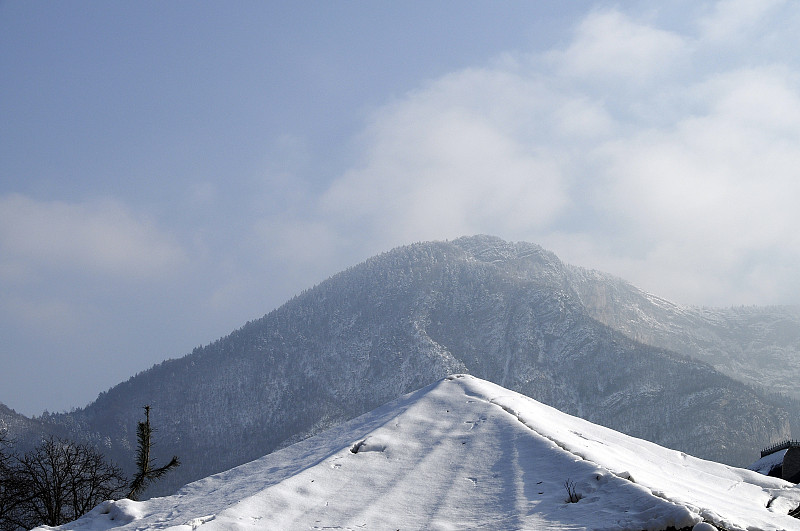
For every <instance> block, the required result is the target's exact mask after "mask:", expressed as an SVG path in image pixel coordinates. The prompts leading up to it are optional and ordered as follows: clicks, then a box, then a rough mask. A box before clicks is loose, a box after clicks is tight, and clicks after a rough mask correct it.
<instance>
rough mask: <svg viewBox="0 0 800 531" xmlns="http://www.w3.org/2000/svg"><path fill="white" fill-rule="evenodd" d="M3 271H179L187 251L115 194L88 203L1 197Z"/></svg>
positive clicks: (136, 274) (122, 274) (130, 274)
mask: <svg viewBox="0 0 800 531" xmlns="http://www.w3.org/2000/svg"><path fill="white" fill-rule="evenodd" d="M0 249H2V256H3V258H2V259H0V263H2V267H1V268H0V270H3V271H14V270H18V268H19V267H23V268H24V269H26V270H34V271H36V270H45V269H46V270H51V271H52V270H55V271H59V270H61V271H70V272H75V271H79V272H80V271H82V272H87V273H91V274H102V275H109V276H114V277H118V278H155V277H157V276H159V275H163V274H165V273H172V272H175V270H176V269H177V267H178V266H180V265H181V263H182V262H183V260H184V258H185V257H184V253H183V251H182V250H181V248H180V246H178V245H177V244H176V243H175V242H173V241H172V239H171V238H169V237H168V236H167V235H165V234H163V233H162V232H160V231H159V229H158V228H157V227H156V226H155V224H154V223H153V222H151V221H148V220H146V219H142V218H140V217H137V216H135V215H134V214H133V213H131V212H130V211H129V210H128V209H127V208H126V207H124V206H123V205H121V204H120V203H118V202H116V201H112V200H103V201H97V202H86V203H66V202H61V201H36V200H34V199H31V198H28V197H26V196H23V195H19V194H10V195H5V196H2V197H0Z"/></svg>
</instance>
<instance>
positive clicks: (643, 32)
mask: <svg viewBox="0 0 800 531" xmlns="http://www.w3.org/2000/svg"><path fill="white" fill-rule="evenodd" d="M688 46H689V44H688V42H687V40H686V39H684V38H682V37H681V36H679V35H676V34H674V33H672V32H669V31H665V30H662V29H658V28H654V27H651V26H649V25H647V24H643V23H639V22H637V21H634V20H632V19H631V18H630V17H628V16H627V15H626V14H624V13H622V12H620V11H616V10H613V11H602V12H594V13H591V14H590V15H589V16H587V17H586V18H585V19H584V20H583V22H582V23H581V24H580V25H579V26H578V29H577V32H576V35H575V38H574V40H573V41H572V43H571V44H570V45H569V46H568V47H567V48H566V49H565V50H563V51H557V52H553V53H552V54H551V55H550V60H551V61H552V63H553V65H554V67H555V68H556V69H557V70H558V72H559V73H560V74H561V75H563V76H565V77H576V78H584V79H592V80H597V79H600V80H604V81H611V82H614V83H618V84H619V85H620V86H622V85H624V84H625V83H639V82H644V81H649V80H651V79H652V78H653V77H661V76H663V75H664V74H665V73H667V72H669V71H670V67H671V66H672V65H673V64H674V63H675V62H676V61H678V60H679V59H680V58H682V57H684V56H685V54H686V51H687V47H688Z"/></svg>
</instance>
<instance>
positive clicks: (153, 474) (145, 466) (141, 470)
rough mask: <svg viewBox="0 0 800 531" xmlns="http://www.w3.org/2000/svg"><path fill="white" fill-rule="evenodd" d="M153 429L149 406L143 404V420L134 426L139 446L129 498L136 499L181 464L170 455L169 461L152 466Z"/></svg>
mask: <svg viewBox="0 0 800 531" xmlns="http://www.w3.org/2000/svg"><path fill="white" fill-rule="evenodd" d="M154 431H155V430H154V429H153V428H152V427H151V426H150V406H144V422H141V421H140V422H139V424H138V425H137V426H136V438H137V440H138V443H139V446H138V448H137V451H136V475H135V476H133V480H132V481H131V490H130V492H129V493H128V496H127V497H128V498H130V499H131V500H136V498H138V497H139V495H140V494H141V493H142V492H143V491H144V489H146V488H147V486H148V485H150V483H152V482H153V481H155V480H157V479H158V478H160V477H161V476H163V475H164V474H166V473H167V472H169V471H170V470H172V469H173V468H177V467H178V466H180V464H181V463H180V460H178V456H172V459H171V460H170V462H169V463H167V464H166V465H164V466H162V467H159V468H154V466H155V460H154V459H153V458H151V457H150V449H151V447H152V436H153V432H154Z"/></svg>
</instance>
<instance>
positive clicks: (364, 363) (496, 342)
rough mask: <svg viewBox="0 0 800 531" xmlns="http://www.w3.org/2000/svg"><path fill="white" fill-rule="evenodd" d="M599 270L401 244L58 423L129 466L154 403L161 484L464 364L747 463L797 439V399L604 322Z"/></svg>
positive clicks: (672, 442) (633, 427)
mask: <svg viewBox="0 0 800 531" xmlns="http://www.w3.org/2000/svg"><path fill="white" fill-rule="evenodd" d="M587 278H591V274H590V273H588V272H582V270H578V269H576V268H572V267H570V266H567V265H565V264H563V263H562V262H561V261H560V260H559V259H558V258H557V257H556V256H555V255H553V254H552V253H549V252H547V251H545V250H543V249H542V248H541V247H538V246H536V245H533V244H528V243H509V242H505V241H502V240H500V239H497V238H492V237H486V236H479V237H471V238H461V239H459V240H455V241H452V242H429V243H420V244H415V245H411V246H407V247H401V248H398V249H395V250H393V251H390V252H387V253H384V254H382V255H379V256H376V257H374V258H372V259H370V260H368V261H366V262H364V263H362V264H360V265H357V266H355V267H352V268H350V269H348V270H346V271H344V272H342V273H340V274H338V275H335V276H334V277H332V278H330V279H328V280H327V281H325V282H323V283H322V284H320V285H318V286H316V287H314V288H313V289H310V290H308V291H306V292H304V293H303V294H301V295H300V296H298V297H295V298H294V299H292V300H291V301H289V302H287V303H286V304H284V305H283V306H282V307H280V308H278V309H277V310H275V311H273V312H271V313H269V314H268V315H266V316H264V317H263V318H261V319H259V320H256V321H253V322H250V323H247V324H246V325H245V326H244V327H242V328H241V329H239V330H237V331H235V332H233V333H232V334H231V335H229V336H227V337H225V338H223V339H220V340H219V341H217V342H215V343H213V344H211V345H208V346H206V347H203V348H198V349H195V351H194V352H192V353H191V354H189V355H187V356H185V357H183V358H180V359H176V360H170V361H166V362H164V363H161V364H159V365H157V366H155V367H153V368H152V369H150V370H148V371H145V372H143V373H141V374H138V375H136V376H135V377H133V378H131V379H130V380H128V381H127V382H124V383H122V384H119V385H118V386H116V387H114V388H113V389H111V390H109V391H108V392H106V393H102V394H101V396H100V397H98V399H97V400H96V401H95V402H94V403H92V404H90V405H89V406H88V407H87V408H85V409H84V410H79V411H76V412H74V413H71V414H64V415H55V416H51V417H50V418H49V419H48V420H49V422H51V423H53V424H57V425H59V426H61V427H62V428H64V429H68V430H70V431H71V432H72V434H73V436H74V437H80V438H89V439H90V440H94V441H96V442H97V443H98V444H102V445H103V447H104V448H106V449H107V450H108V452H109V454H110V455H111V456H112V457H113V458H114V459H115V460H116V461H117V462H118V463H120V464H123V465H125V464H126V463H129V462H131V461H132V458H131V455H132V449H133V448H134V447H135V427H136V422H137V421H138V420H139V419H140V418H141V415H142V411H141V406H142V405H144V404H151V405H152V407H153V409H152V419H153V423H154V425H155V426H156V428H157V429H158V430H159V431H158V433H157V441H158V447H157V450H158V451H161V452H163V455H164V458H168V457H169V456H171V455H172V454H177V455H178V456H180V458H181V461H182V463H183V465H182V466H181V467H180V468H179V469H177V470H176V471H175V472H174V473H171V474H170V475H169V476H167V477H166V478H165V480H164V481H163V482H161V483H159V484H157V487H158V488H159V489H160V490H159V491H152V492H151V494H157V493H167V492H171V491H172V490H174V489H175V488H177V487H179V486H180V485H183V484H185V483H186V482H188V481H191V480H195V479H198V478H201V477H205V476H207V475H209V474H212V473H214V472H219V471H221V470H225V469H227V468H230V467H233V466H236V465H238V464H241V463H244V462H247V461H250V460H252V459H256V458H258V457H260V456H262V455H264V454H266V453H268V452H270V451H273V450H275V449H277V448H280V447H283V446H287V445H289V444H291V443H294V442H297V441H299V440H302V439H303V438H305V437H308V436H309V435H313V434H315V433H319V432H321V431H323V430H325V429H327V428H329V427H331V426H334V425H336V424H339V423H341V422H344V421H346V420H348V419H352V418H354V417H356V416H358V415H361V414H362V413H365V412H367V411H370V410H371V409H374V408H375V407H378V406H379V405H380V404H383V403H386V402H387V401H389V400H392V399H394V398H396V397H398V396H401V395H402V394H404V393H408V392H410V391H412V390H414V389H419V388H421V387H424V386H425V385H428V384H430V383H432V382H435V381H436V380H438V379H440V378H443V377H444V376H446V375H448V374H452V373H471V374H473V375H476V376H478V377H480V378H484V379H487V380H490V381H493V382H496V383H498V384H500V385H503V386H505V387H508V388H510V389H513V390H515V391H518V392H521V393H523V394H525V395H527V396H531V397H533V398H535V399H537V400H539V401H542V402H545V403H547V404H549V405H552V406H554V407H557V408H558V409H560V410H562V411H564V412H567V413H570V414H575V415H578V416H581V417H583V418H586V419H588V420H590V421H592V422H595V423H598V424H602V425H605V426H609V427H612V428H614V429H617V430H619V431H623V432H625V433H628V434H631V435H634V436H637V437H641V438H645V439H648V440H651V441H655V442H657V443H659V444H662V445H664V446H668V447H671V448H674V449H678V450H682V451H684V452H686V453H691V454H693V455H697V456H699V457H703V458H707V459H712V460H715V461H721V462H726V463H728V464H734V465H739V466H744V465H747V464H749V463H751V462H752V461H754V460H755V458H756V457H757V456H758V451H759V449H760V448H761V447H762V446H764V445H767V444H769V443H771V442H775V441H777V440H781V439H785V438H788V437H789V436H790V435H791V434H790V427H789V419H790V413H789V412H788V411H787V407H788V406H786V405H785V404H781V403H776V402H774V401H773V399H772V398H770V397H766V396H764V395H763V394H762V393H761V392H759V391H758V390H756V389H753V388H751V387H748V386H746V385H744V384H742V383H741V382H738V381H735V380H733V379H731V378H729V377H727V376H724V375H723V374H721V373H720V372H718V371H717V370H715V369H714V368H713V367H711V366H710V365H708V364H706V363H702V362H699V361H696V360H692V359H690V358H689V357H688V356H687V355H685V354H689V353H675V352H671V351H669V350H667V349H665V348H663V347H659V346H655V347H654V346H650V345H646V344H644V343H642V342H638V341H635V340H634V339H631V338H630V337H628V336H627V335H626V334H625V333H624V332H625V330H623V329H622V328H621V327H617V328H620V330H617V329H616V328H615V327H613V326H609V325H608V324H605V323H603V322H601V321H600V320H598V319H597V318H596V313H597V312H595V311H593V310H591V309H590V308H594V307H597V306H598V305H597V304H594V306H592V305H591V304H588V303H587V300H588V299H589V293H591V291H590V290H589V289H588V288H587V286H588V285H589V283H588V281H587ZM597 278H599V277H597ZM597 278H596V279H595V280H592V282H594V283H595V285H594V287H593V288H592V289H594V292H598V290H599V289H600V288H599V287H598V285H599V283H601V281H602V279H601V278H600V279H599V280H598V279H597ZM608 289H611V288H608ZM622 302H626V301H622ZM612 310H613V308H610V307H609V306H608V305H606V309H605V310H604V311H606V312H611V311H612ZM617 311H618V312H619V313H620V315H629V314H636V312H637V311H638V310H637V309H636V307H632V306H624V305H621V306H620V307H619V308H618V309H617ZM644 315H645V317H646V315H647V314H646V313H645V314H644ZM611 321H613V319H611V320H609V322H611ZM691 333H693V332H692V331H687V334H691ZM789 405H791V404H789Z"/></svg>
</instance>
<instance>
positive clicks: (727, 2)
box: [700, 0, 786, 42]
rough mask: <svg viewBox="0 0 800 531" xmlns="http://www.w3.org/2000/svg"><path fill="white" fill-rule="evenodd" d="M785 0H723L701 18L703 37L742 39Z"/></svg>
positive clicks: (716, 39) (714, 39)
mask: <svg viewBox="0 0 800 531" xmlns="http://www.w3.org/2000/svg"><path fill="white" fill-rule="evenodd" d="M785 3H786V2H785V0H722V1H719V2H717V3H716V4H715V5H714V7H713V9H712V10H711V12H710V13H709V14H708V15H707V16H705V17H703V18H702V19H701V20H700V28H701V30H702V33H703V34H702V37H703V38H704V39H705V40H708V41H712V42H715V41H725V40H731V39H734V40H740V39H742V38H743V37H745V36H749V35H748V34H750V33H751V32H752V31H753V30H756V29H763V27H762V28H759V26H760V25H761V23H763V21H764V19H765V17H766V15H767V14H768V13H769V11H771V10H772V9H774V8H775V7H777V6H780V5H783V4H785Z"/></svg>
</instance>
